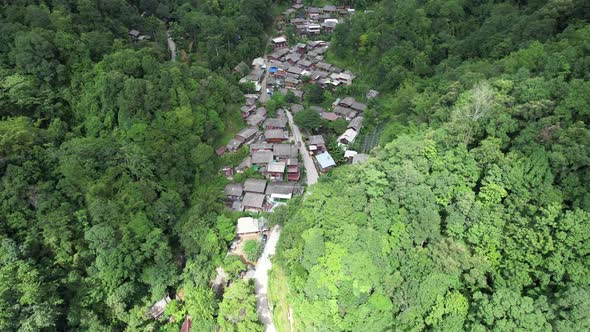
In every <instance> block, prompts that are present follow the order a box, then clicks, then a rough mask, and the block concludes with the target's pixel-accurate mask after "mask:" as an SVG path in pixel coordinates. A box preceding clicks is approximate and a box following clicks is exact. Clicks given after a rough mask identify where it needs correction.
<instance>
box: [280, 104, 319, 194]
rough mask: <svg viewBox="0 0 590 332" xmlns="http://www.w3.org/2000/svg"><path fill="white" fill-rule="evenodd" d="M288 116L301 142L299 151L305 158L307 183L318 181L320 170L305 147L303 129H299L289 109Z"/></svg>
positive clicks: (292, 129)
mask: <svg viewBox="0 0 590 332" xmlns="http://www.w3.org/2000/svg"><path fill="white" fill-rule="evenodd" d="M287 118H288V119H289V127H291V132H292V133H293V137H295V141H296V142H298V143H299V153H300V154H301V157H302V158H303V165H304V166H305V173H306V176H307V184H308V185H312V184H314V183H316V182H318V178H319V177H320V176H319V174H318V170H317V169H316V168H315V164H314V163H313V159H312V158H311V156H310V155H309V152H308V151H307V149H306V148H305V142H304V141H303V136H302V135H301V131H299V127H297V125H296V124H295V121H293V115H292V114H291V112H290V111H287Z"/></svg>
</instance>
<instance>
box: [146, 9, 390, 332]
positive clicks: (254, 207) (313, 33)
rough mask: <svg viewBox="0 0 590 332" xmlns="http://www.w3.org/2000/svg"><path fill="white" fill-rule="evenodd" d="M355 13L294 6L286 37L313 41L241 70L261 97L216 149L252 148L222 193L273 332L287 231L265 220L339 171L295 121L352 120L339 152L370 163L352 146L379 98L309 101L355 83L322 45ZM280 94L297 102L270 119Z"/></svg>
mask: <svg viewBox="0 0 590 332" xmlns="http://www.w3.org/2000/svg"><path fill="white" fill-rule="evenodd" d="M352 14H354V9H351V8H345V7H340V6H333V5H326V6H324V7H321V8H318V7H304V6H303V4H302V1H300V0H299V1H294V2H293V6H292V7H291V8H289V9H288V10H286V11H285V12H284V13H283V15H282V16H281V17H279V22H278V24H277V25H278V27H279V32H284V31H285V29H288V28H289V27H290V28H292V29H293V28H294V29H295V31H296V35H297V37H298V39H300V38H305V39H306V40H305V41H304V42H303V41H298V42H296V43H290V41H289V40H288V37H287V36H286V35H285V34H282V35H278V36H275V37H273V38H271V39H270V41H269V44H270V46H271V47H272V51H271V52H270V54H267V55H265V56H263V57H259V58H255V59H254V60H253V61H252V63H251V64H250V65H248V64H246V63H244V62H242V63H240V64H238V65H237V66H236V67H235V68H234V71H235V72H236V73H239V74H242V75H243V76H242V77H241V78H240V79H239V83H241V84H248V85H252V86H253V87H254V91H255V92H254V91H253V92H252V93H247V94H245V95H244V104H243V105H242V106H241V108H240V112H241V118H242V119H243V121H244V124H245V127H244V128H243V129H241V130H240V131H239V132H238V133H236V134H235V136H234V137H233V138H231V139H230V140H229V142H228V143H227V144H226V145H224V146H220V147H218V148H217V149H216V153H217V155H219V156H223V155H225V154H233V153H237V151H240V150H243V149H244V148H245V147H246V148H247V151H248V155H247V156H246V157H245V158H244V159H243V160H242V161H241V162H240V163H239V164H238V165H237V166H235V167H232V166H231V165H224V166H223V167H222V169H221V170H220V171H221V173H222V174H223V176H224V177H225V178H226V179H227V181H228V184H227V185H226V186H225V188H224V192H223V196H224V197H225V198H224V199H225V205H226V207H227V208H228V209H230V210H232V211H235V212H237V213H241V215H242V216H241V217H239V218H237V220H236V237H235V239H234V241H233V242H232V244H231V246H230V248H229V251H228V255H236V256H238V257H240V259H241V260H242V261H243V262H244V263H245V264H246V266H247V268H246V270H245V271H243V272H242V273H241V274H240V277H241V278H243V279H245V280H248V279H254V280H255V282H256V291H257V303H258V312H259V316H260V318H261V320H262V321H263V323H265V326H266V327H267V330H272V327H271V326H272V320H269V318H268V317H270V315H269V314H268V313H269V305H268V300H267V299H266V287H267V280H268V275H267V274H268V270H270V267H271V262H270V256H271V255H273V254H274V250H275V246H276V243H277V242H278V238H279V236H280V227H277V226H275V227H271V226H272V225H269V221H268V219H267V218H266V217H265V214H266V213H272V212H273V211H274V209H275V208H277V207H279V206H281V205H285V204H286V203H287V202H288V201H289V200H290V199H292V198H293V197H294V196H297V195H302V194H303V193H304V191H305V188H306V187H307V186H309V185H312V184H314V183H316V182H317V181H318V179H319V177H321V175H322V174H326V173H328V172H329V171H330V170H332V169H333V168H335V167H336V166H337V163H336V161H335V160H334V158H333V156H332V154H331V153H334V151H330V149H329V148H328V145H327V137H326V136H325V135H324V134H321V133H319V134H318V133H311V132H309V131H308V130H300V128H299V127H298V126H297V124H296V123H295V121H294V117H295V116H296V115H297V114H298V113H299V112H303V111H304V110H305V109H309V110H312V111H314V112H317V114H318V115H319V118H320V119H321V120H322V121H327V122H332V121H337V120H339V121H342V120H345V121H346V123H347V125H346V128H345V130H344V131H343V132H339V133H338V135H339V136H338V137H337V146H338V149H342V150H343V151H344V159H345V161H346V163H352V164H356V163H362V162H364V161H366V160H367V159H368V157H369V156H368V155H367V154H363V153H358V152H357V151H354V150H352V149H349V147H350V146H351V145H352V144H353V143H354V142H355V140H356V139H357V137H358V135H359V133H360V132H361V130H362V127H363V120H364V113H365V111H366V110H367V108H368V105H367V103H366V102H367V101H370V100H371V99H374V98H376V97H377V96H378V95H379V92H377V91H375V90H369V91H367V92H366V95H365V98H364V99H365V102H363V101H360V100H356V99H355V98H353V97H351V96H346V95H343V96H338V97H337V98H336V99H335V101H334V102H333V103H331V106H330V107H329V108H324V107H322V106H320V105H313V104H309V103H306V102H305V87H306V86H308V85H316V86H318V87H320V88H321V89H322V90H329V91H332V92H336V91H337V88H338V87H340V86H350V85H352V84H353V81H354V79H355V78H356V76H355V75H354V74H353V73H352V72H351V71H348V70H345V69H343V68H339V67H337V66H335V65H332V64H330V63H328V62H327V61H326V59H325V56H324V54H325V53H326V51H327V50H328V48H329V46H330V43H329V42H326V41H323V40H315V38H316V37H317V36H318V35H320V34H322V33H331V32H332V31H333V29H334V27H335V26H336V24H338V23H339V22H342V21H343V20H344V19H345V18H346V17H347V16H349V15H352ZM291 44H292V45H291ZM274 94H281V95H283V96H287V95H291V96H292V98H290V100H291V102H287V103H285V105H283V106H282V107H280V108H278V109H276V110H274V112H272V113H273V114H272V116H271V115H270V113H271V112H269V111H268V110H267V108H266V106H267V102H268V101H269V100H271V98H272V96H273V95H274ZM340 119H342V120H340ZM244 174H249V175H250V176H249V177H247V178H246V179H245V180H242V181H234V179H237V178H240V179H243V176H238V175H244ZM249 241H256V242H258V243H259V245H260V246H261V248H263V251H262V252H261V255H260V258H258V260H255V259H254V260H253V259H252V258H251V257H248V255H247V254H245V250H244V245H245V244H246V243H247V242H249ZM270 242H272V243H270ZM217 272H218V276H217V278H216V280H215V281H214V282H213V287H214V288H216V287H222V288H223V287H226V286H228V285H227V284H226V283H227V281H226V280H225V278H224V272H223V269H221V268H218V270H217ZM169 301H170V299H169V298H164V299H162V300H161V301H159V302H158V303H156V305H154V307H152V311H150V316H152V317H154V318H157V317H159V316H160V315H161V314H162V313H163V311H164V308H165V306H166V303H167V302H169ZM265 317H266V318H265Z"/></svg>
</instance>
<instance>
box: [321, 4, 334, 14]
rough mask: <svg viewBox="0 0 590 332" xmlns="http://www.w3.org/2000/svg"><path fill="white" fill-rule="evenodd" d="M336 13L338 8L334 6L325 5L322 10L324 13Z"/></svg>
mask: <svg viewBox="0 0 590 332" xmlns="http://www.w3.org/2000/svg"><path fill="white" fill-rule="evenodd" d="M335 12H336V6H334V5H325V6H324V8H322V13H327V14H333V13H335Z"/></svg>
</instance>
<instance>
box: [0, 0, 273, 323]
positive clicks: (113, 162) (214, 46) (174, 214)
mask: <svg viewBox="0 0 590 332" xmlns="http://www.w3.org/2000/svg"><path fill="white" fill-rule="evenodd" d="M270 10H271V6H270V1H266V0H260V1H259V0H248V1H198V2H196V1H182V0H179V1H176V0H170V1H151V0H137V1H124V0H100V1H87V0H46V1H33V0H16V1H2V2H0V31H1V33H0V312H1V314H0V330H1V331H122V330H129V331H150V330H152V331H156V330H170V331H178V329H179V328H180V324H181V323H182V320H183V319H184V316H181V315H178V316H179V320H176V321H174V320H172V321H171V322H168V321H167V320H165V321H156V320H151V319H148V318H147V317H146V313H147V311H148V309H149V308H150V307H151V305H152V304H154V302H156V301H158V300H160V299H161V298H162V297H163V296H164V295H166V294H167V293H170V294H171V295H173V294H174V293H175V292H176V290H178V289H183V291H184V297H185V301H184V304H183V305H184V307H183V308H178V305H177V306H174V305H172V306H171V307H172V309H171V310H173V309H174V308H176V309H178V310H179V311H184V312H186V311H188V313H189V314H191V315H192V317H193V322H194V324H199V325H200V326H202V327H204V328H205V329H207V330H208V329H209V328H208V327H207V326H210V327H211V328H213V326H215V325H216V324H219V325H223V324H226V325H227V324H228V323H224V320H223V317H224V316H223V313H224V312H225V313H227V312H230V311H231V310H236V309H235V306H236V305H238V304H240V303H241V302H242V301H241V300H240V301H239V302H238V303H237V304H236V303H233V302H228V303H225V302H223V303H220V300H219V299H218V298H216V297H215V296H214V294H213V292H212V291H211V290H210V288H209V280H210V279H211V276H212V273H213V269H214V268H215V266H218V265H219V264H221V262H222V261H223V257H224V255H225V253H226V251H227V246H228V241H229V240H231V238H232V237H233V234H234V228H233V227H234V225H233V219H231V218H230V216H229V215H227V212H226V211H225V210H224V208H223V205H222V202H221V200H220V199H219V196H220V195H222V189H223V184H222V183H220V182H219V175H218V169H219V165H220V164H221V162H222V161H221V160H219V158H216V157H214V156H215V153H214V149H215V148H216V147H217V146H218V144H220V143H219V140H220V139H222V138H223V136H224V134H225V132H226V131H227V130H228V128H227V119H228V117H231V115H232V114H233V113H235V112H239V106H238V103H240V102H241V101H242V99H243V96H242V94H243V92H242V91H241V90H240V88H239V87H238V86H237V80H236V79H235V77H234V76H233V75H232V73H231V69H229V68H233V66H235V65H236V64H237V63H238V62H239V61H242V59H247V58H249V57H250V58H251V57H254V56H255V55H256V54H258V52H260V49H261V48H263V47H264V43H265V39H264V36H263V35H262V33H261V32H262V31H264V29H266V28H267V26H268V25H269V24H270V23H271V22H270V21H269V17H271V14H270ZM252 15H258V16H257V19H256V20H251V17H252ZM167 28H168V29H169V31H170V33H171V35H174V36H175V38H177V39H178V48H179V53H180V54H179V57H180V58H182V61H176V62H172V61H170V60H169V58H170V57H169V53H168V49H167V47H166V29H167ZM130 30H138V31H139V32H140V33H141V34H142V35H144V36H147V38H143V39H142V40H138V39H134V38H132V37H130V36H129V35H128V32H129V31H130ZM189 45H190V46H189ZM211 50H215V52H214V53H211V52H209V51H211ZM232 135H233V133H232ZM228 237H229V238H228ZM248 287H249V286H247V285H245V286H244V287H241V288H238V287H236V290H235V291H233V292H234V293H235V294H236V296H237V297H236V298H237V299H240V296H241V297H242V298H244V297H248V298H249V296H250V294H251V289H250V288H248ZM234 301H235V299H234ZM218 311H219V312H221V314H220V315H218V314H217V312H218ZM171 314H172V313H171ZM218 316H219V317H220V318H219V321H217V317H218ZM254 321H255V323H257V321H256V315H255V314H254ZM230 325H231V324H230Z"/></svg>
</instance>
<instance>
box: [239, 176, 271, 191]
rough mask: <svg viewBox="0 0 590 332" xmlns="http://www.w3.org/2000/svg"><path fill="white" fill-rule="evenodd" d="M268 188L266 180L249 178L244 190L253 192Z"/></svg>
mask: <svg viewBox="0 0 590 332" xmlns="http://www.w3.org/2000/svg"><path fill="white" fill-rule="evenodd" d="M265 189H266V180H262V179H248V180H246V182H244V191H246V192H253V193H263V192H264V190H265Z"/></svg>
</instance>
